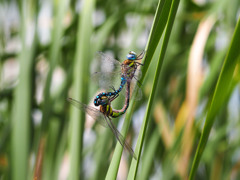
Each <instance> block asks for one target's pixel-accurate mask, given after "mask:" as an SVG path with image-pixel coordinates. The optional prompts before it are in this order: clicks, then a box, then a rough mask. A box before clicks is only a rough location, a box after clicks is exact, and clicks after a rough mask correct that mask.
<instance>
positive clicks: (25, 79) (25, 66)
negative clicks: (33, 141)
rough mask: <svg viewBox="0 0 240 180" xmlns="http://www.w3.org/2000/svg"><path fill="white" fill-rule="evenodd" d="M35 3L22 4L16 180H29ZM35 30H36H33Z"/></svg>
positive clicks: (16, 100)
mask: <svg viewBox="0 0 240 180" xmlns="http://www.w3.org/2000/svg"><path fill="white" fill-rule="evenodd" d="M34 5H35V3H34V2H31V1H28V0H25V1H22V2H21V3H20V8H21V9H20V13H21V15H20V16H21V29H20V33H21V46H22V49H21V51H20V54H19V57H18V58H19V64H20V72H19V73H20V74H19V83H18V85H17V87H16V89H15V91H14V103H13V104H14V105H13V111H12V113H13V114H12V136H11V155H12V156H11V162H12V163H11V166H12V179H13V180H18V179H27V176H28V169H29V167H28V161H29V157H28V156H29V131H30V130H29V128H30V127H29V124H30V114H31V98H32V92H31V87H32V86H31V82H32V80H31V77H32V75H31V72H32V66H33V54H34V50H35V45H36V44H35V29H36V24H34V20H33V19H31V17H35V16H34V14H35V8H34ZM32 26H33V27H34V28H32Z"/></svg>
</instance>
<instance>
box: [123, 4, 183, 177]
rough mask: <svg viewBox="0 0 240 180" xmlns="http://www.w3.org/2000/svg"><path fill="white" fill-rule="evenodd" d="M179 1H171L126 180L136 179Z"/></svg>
mask: <svg viewBox="0 0 240 180" xmlns="http://www.w3.org/2000/svg"><path fill="white" fill-rule="evenodd" d="M179 1H180V0H173V1H172V5H171V10H170V13H169V18H168V22H167V26H166V32H165V36H164V40H163V45H162V49H161V52H160V56H159V60H158V65H157V69H156V73H155V77H154V82H153V87H152V92H151V94H150V97H149V101H148V105H147V110H146V114H145V117H144V120H143V124H142V127H141V130H140V133H139V137H138V142H137V147H136V151H137V152H136V154H137V155H138V160H137V161H134V160H132V163H131V167H130V171H129V175H128V179H135V178H136V174H137V170H138V165H139V159H140V155H141V151H142V146H143V141H144V137H145V132H146V129H147V123H148V120H149V118H150V116H151V109H152V106H153V103H154V99H155V96H156V89H157V85H158V82H159V81H158V78H159V75H160V71H161V68H162V63H163V60H164V56H165V53H166V49H167V45H168V41H169V37H170V34H171V31H172V27H173V22H174V20H175V16H176V13H177V9H178V5H179Z"/></svg>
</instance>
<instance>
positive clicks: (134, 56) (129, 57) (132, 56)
mask: <svg viewBox="0 0 240 180" xmlns="http://www.w3.org/2000/svg"><path fill="white" fill-rule="evenodd" d="M127 59H128V60H136V59H137V54H136V53H135V52H133V51H130V52H129V53H128V55H127Z"/></svg>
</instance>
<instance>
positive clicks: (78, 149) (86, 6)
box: [69, 0, 95, 179]
mask: <svg viewBox="0 0 240 180" xmlns="http://www.w3.org/2000/svg"><path fill="white" fill-rule="evenodd" d="M94 6H95V0H85V1H84V2H83V9H82V12H81V16H80V18H79V22H78V31H77V46H76V51H75V53H76V54H75V57H74V76H73V77H74V79H73V96H72V97H74V99H77V100H79V101H81V102H83V103H86V101H87V97H88V74H89V72H88V69H89V64H90V59H91V56H90V55H91V51H90V50H91V45H90V39H91V38H90V37H91V35H92V31H93V30H92V24H91V23H90V22H91V20H92V14H93V10H94ZM70 120H71V124H70V132H71V134H70V174H69V179H79V169H80V171H81V170H82V143H83V142H82V141H83V132H84V123H85V115H84V113H83V112H82V111H79V110H78V109H77V108H74V107H71V116H70ZM80 176H81V175H80Z"/></svg>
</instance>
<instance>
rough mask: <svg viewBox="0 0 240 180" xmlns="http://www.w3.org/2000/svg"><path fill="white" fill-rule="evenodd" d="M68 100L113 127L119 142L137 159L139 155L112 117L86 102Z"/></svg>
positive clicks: (99, 121)
mask: <svg viewBox="0 0 240 180" xmlns="http://www.w3.org/2000/svg"><path fill="white" fill-rule="evenodd" d="M67 100H68V102H70V103H71V104H72V105H74V106H75V107H76V108H78V109H80V110H82V111H84V112H86V113H87V114H88V115H90V116H91V117H92V118H93V119H94V120H96V121H97V122H98V123H100V124H101V125H103V126H104V127H108V128H110V129H111V131H112V132H113V134H114V135H115V137H116V138H117V140H118V141H119V143H120V144H121V145H122V146H123V147H124V148H125V149H126V150H127V151H128V152H129V153H130V154H131V155H132V156H133V157H134V158H135V159H137V156H136V155H135V153H134V151H133V150H132V148H131V146H130V145H129V144H128V143H127V142H126V141H125V138H124V137H123V136H122V134H121V133H120V132H119V131H118V130H117V128H116V127H115V126H114V124H113V123H112V121H111V119H110V117H106V116H104V115H103V113H101V112H100V111H99V110H98V109H96V108H94V107H91V106H88V105H86V104H83V103H81V102H79V101H77V100H75V99H72V98H67Z"/></svg>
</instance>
